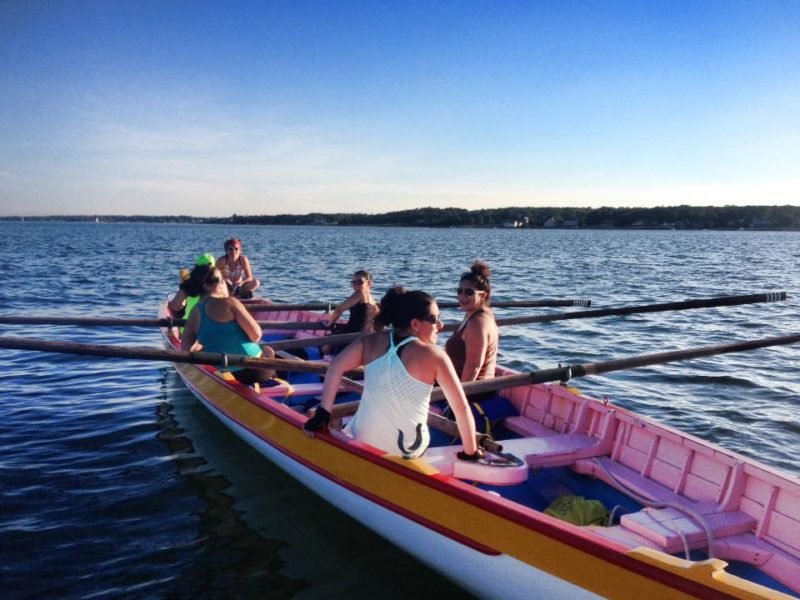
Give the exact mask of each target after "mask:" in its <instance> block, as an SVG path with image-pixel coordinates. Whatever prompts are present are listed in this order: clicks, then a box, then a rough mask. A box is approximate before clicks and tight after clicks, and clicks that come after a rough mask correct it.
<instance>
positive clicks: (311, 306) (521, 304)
mask: <svg viewBox="0 0 800 600" xmlns="http://www.w3.org/2000/svg"><path fill="white" fill-rule="evenodd" d="M438 304H439V307H440V308H458V302H438ZM336 305H337V303H336V302H307V303H305V304H256V303H251V304H245V306H246V307H247V310H250V311H253V312H265V311H273V312H274V311H280V310H325V311H331V310H333V307H334V306H336ZM591 305H592V301H591V300H582V299H577V300H557V299H544V300H497V301H495V300H493V301H492V306H493V307H495V308H537V307H556V306H591Z"/></svg>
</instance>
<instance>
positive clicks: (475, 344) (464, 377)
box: [461, 313, 490, 383]
mask: <svg viewBox="0 0 800 600" xmlns="http://www.w3.org/2000/svg"><path fill="white" fill-rule="evenodd" d="M488 319H489V316H488V315H487V314H485V313H484V314H480V315H478V316H477V317H475V318H473V319H472V320H471V321H470V322H469V323H467V326H466V327H465V328H464V332H463V333H462V334H461V339H463V340H464V348H465V349H466V358H465V360H464V370H463V371H462V372H461V382H462V383H467V382H470V381H475V380H476V379H478V375H479V374H480V372H481V368H483V363H484V361H485V360H486V352H487V351H488V350H489V326H490V323H489V320H488Z"/></svg>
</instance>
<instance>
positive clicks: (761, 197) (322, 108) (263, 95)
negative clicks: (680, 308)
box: [0, 0, 800, 216]
mask: <svg viewBox="0 0 800 600" xmlns="http://www.w3.org/2000/svg"><path fill="white" fill-rule="evenodd" d="M798 106H800V1H797V0H792V1H789V0H785V1H779V0H775V1H771V0H763V1H752V2H740V1H737V0H726V1H719V2H715V1H712V2H703V1H700V0H695V1H690V2H683V1H680V0H675V1H672V0H670V1H667V2H664V1H659V2H646V1H641V2H638V1H637V2H612V1H610V0H607V1H592V0H586V1H577V0H576V1H571V0H553V1H536V0H529V1H525V2H515V1H503V0H492V1H480V0H447V1H429V2H416V1H401V0H397V1H392V2H383V1H370V2H367V1H364V2H344V1H342V2H339V1H336V0H328V1H320V2H306V1H302V0H301V1H298V0H286V1H281V2H271V1H263V2H243V1H236V0H233V1H230V0H229V1H226V2H202V1H191V2H190V1H175V2H169V1H166V0H149V1H148V0H131V1H125V2H120V1H114V0H96V1H95V0H91V1H90V0H73V1H66V0H65V1H61V2H58V1H47V2H45V1H37V0H4V1H0V215H49V214H95V213H96V214H149V215H158V214H165V215H167V214H194V215H200V216H227V215H230V214H233V213H237V214H273V213H307V212H386V211H391V210H402V209H408V208H416V207H422V206H436V207H450V206H457V207H463V208H468V209H477V208H493V207H502V206H658V205H676V204H691V205H712V204H713V205H724V204H798V203H800V110H798Z"/></svg>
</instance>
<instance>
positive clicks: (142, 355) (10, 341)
mask: <svg viewBox="0 0 800 600" xmlns="http://www.w3.org/2000/svg"><path fill="white" fill-rule="evenodd" d="M0 348H8V349H11V350H32V351H36V352H54V353H59V354H79V355H84V356H105V357H108V358H124V359H137V360H158V361H166V362H176V363H191V364H196V365H215V366H220V367H229V366H230V367H253V368H257V369H258V368H262V369H263V368H272V369H277V370H280V371H296V372H305V373H325V372H326V371H327V370H328V363H326V362H323V361H307V360H301V359H296V360H287V359H283V358H257V357H253V356H243V355H239V354H222V353H219V352H188V351H183V350H166V349H159V348H148V347H145V346H113V345H106V344H82V343H78V342H50V341H46V340H37V339H30V338H16V337H0ZM360 372H362V371H361V370H358V369H357V370H355V371H352V373H360Z"/></svg>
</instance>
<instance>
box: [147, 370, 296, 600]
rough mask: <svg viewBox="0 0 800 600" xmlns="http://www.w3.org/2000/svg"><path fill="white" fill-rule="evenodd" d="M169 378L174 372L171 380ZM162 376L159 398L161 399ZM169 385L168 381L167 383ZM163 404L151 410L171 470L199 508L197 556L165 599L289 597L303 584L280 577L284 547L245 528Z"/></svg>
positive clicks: (218, 479)
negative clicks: (200, 503)
mask: <svg viewBox="0 0 800 600" xmlns="http://www.w3.org/2000/svg"><path fill="white" fill-rule="evenodd" d="M170 379H174V372H172V377H170ZM166 381H167V375H166V374H165V376H164V387H163V389H164V397H165V399H166V398H167V389H168V387H167V385H166ZM173 383H174V382H173ZM172 412H173V410H172V405H171V404H169V402H164V403H162V404H159V405H158V407H157V409H156V415H157V418H158V424H159V426H160V427H161V432H160V433H159V434H158V439H159V440H161V441H163V442H164V443H165V444H166V445H167V448H168V449H169V451H170V454H171V456H172V457H173V459H174V463H175V469H176V471H177V472H178V473H179V474H180V475H181V477H182V478H183V479H184V480H185V481H186V483H187V485H188V486H189V488H190V489H191V491H192V493H194V494H196V495H197V497H199V498H200V499H201V500H202V501H203V503H204V504H205V507H204V508H203V510H202V511H201V512H200V513H199V514H198V515H197V517H198V519H199V521H200V523H199V525H200V527H199V532H198V538H197V540H195V541H194V542H193V543H192V545H193V546H195V549H196V551H197V556H196V558H195V559H194V560H193V562H191V563H190V564H188V565H186V566H185V567H184V568H183V569H182V570H181V571H180V573H179V574H178V575H176V576H174V577H173V578H172V579H171V581H170V583H169V586H168V587H169V591H168V592H167V594H166V595H167V596H168V597H171V598H175V597H182V598H196V597H200V596H202V597H217V598H228V597H231V596H237V597H244V598H257V597H265V596H267V597H270V598H290V597H292V596H294V594H296V593H297V592H298V591H299V590H301V589H303V587H305V586H306V585H307V583H305V582H304V581H302V580H300V579H292V578H290V577H287V576H286V575H284V574H283V572H282V571H283V568H284V561H283V559H282V558H281V556H280V554H279V551H280V550H281V548H282V547H283V546H284V545H285V543H283V542H281V541H279V540H271V539H268V538H264V537H262V536H261V535H259V534H257V533H256V532H254V531H253V530H252V529H250V528H249V527H248V526H247V525H246V523H245V522H244V521H243V520H242V519H241V518H240V517H241V511H239V510H236V509H235V508H234V507H233V504H234V498H233V497H231V496H230V495H228V494H226V493H225V490H226V489H227V488H229V487H230V485H231V484H230V482H229V481H228V480H227V479H226V478H225V477H224V476H222V475H220V474H215V473H214V472H213V471H212V469H210V468H209V466H208V463H207V462H206V460H205V459H204V458H203V457H201V456H199V455H198V454H197V453H196V452H195V450H194V447H193V446H192V442H191V440H190V439H189V438H188V437H186V435H184V430H183V429H182V428H181V427H180V426H179V424H178V422H177V421H176V420H175V418H174V416H173V414H172Z"/></svg>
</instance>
